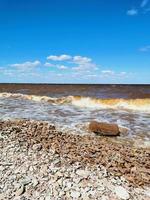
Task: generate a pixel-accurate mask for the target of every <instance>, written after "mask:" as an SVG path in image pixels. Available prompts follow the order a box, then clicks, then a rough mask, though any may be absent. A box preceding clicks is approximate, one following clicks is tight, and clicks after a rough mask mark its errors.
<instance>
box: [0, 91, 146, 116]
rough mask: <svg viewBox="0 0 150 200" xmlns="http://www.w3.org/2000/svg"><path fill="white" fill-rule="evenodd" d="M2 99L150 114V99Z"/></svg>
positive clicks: (1, 95)
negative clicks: (128, 110)
mask: <svg viewBox="0 0 150 200" xmlns="http://www.w3.org/2000/svg"><path fill="white" fill-rule="evenodd" d="M0 97H1V98H22V99H26V100H32V101H37V102H48V103H51V104H55V105H56V104H71V105H74V106H77V107H83V108H84V107H87V108H99V109H130V110H138V111H144V112H150V98H147V99H98V98H92V97H83V96H67V97H60V98H52V97H48V96H37V95H26V94H19V93H18V94H14V93H0Z"/></svg>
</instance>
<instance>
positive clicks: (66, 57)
mask: <svg viewBox="0 0 150 200" xmlns="http://www.w3.org/2000/svg"><path fill="white" fill-rule="evenodd" d="M71 58H72V57H71V56H70V55H65V54H62V55H60V56H56V55H50V56H48V57H47V59H48V60H53V61H65V60H71Z"/></svg>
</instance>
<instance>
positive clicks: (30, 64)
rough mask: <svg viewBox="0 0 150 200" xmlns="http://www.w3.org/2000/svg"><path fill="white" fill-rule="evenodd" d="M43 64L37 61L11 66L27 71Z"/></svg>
mask: <svg viewBox="0 0 150 200" xmlns="http://www.w3.org/2000/svg"><path fill="white" fill-rule="evenodd" d="M40 64H41V62H40V61H38V60H36V61H34V62H30V61H27V62H24V63H15V64H11V65H10V66H11V67H16V68H20V69H21V68H22V69H25V68H33V67H37V66H39V65H40Z"/></svg>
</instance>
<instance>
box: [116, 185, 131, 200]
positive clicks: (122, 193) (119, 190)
mask: <svg viewBox="0 0 150 200" xmlns="http://www.w3.org/2000/svg"><path fill="white" fill-rule="evenodd" d="M115 193H116V195H117V197H119V198H120V199H124V200H126V199H129V198H130V195H129V193H128V191H127V190H126V189H125V188H123V187H122V186H117V187H115Z"/></svg>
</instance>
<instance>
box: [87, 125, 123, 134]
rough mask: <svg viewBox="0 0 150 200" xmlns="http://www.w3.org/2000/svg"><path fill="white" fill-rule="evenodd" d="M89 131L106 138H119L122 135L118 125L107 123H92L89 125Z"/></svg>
mask: <svg viewBox="0 0 150 200" xmlns="http://www.w3.org/2000/svg"><path fill="white" fill-rule="evenodd" d="M89 130H90V131H92V132H94V133H97V134H100V135H104V136H118V135H120V131H119V127H118V125H117V124H109V123H105V122H96V121H92V122H91V123H90V124H89Z"/></svg>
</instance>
